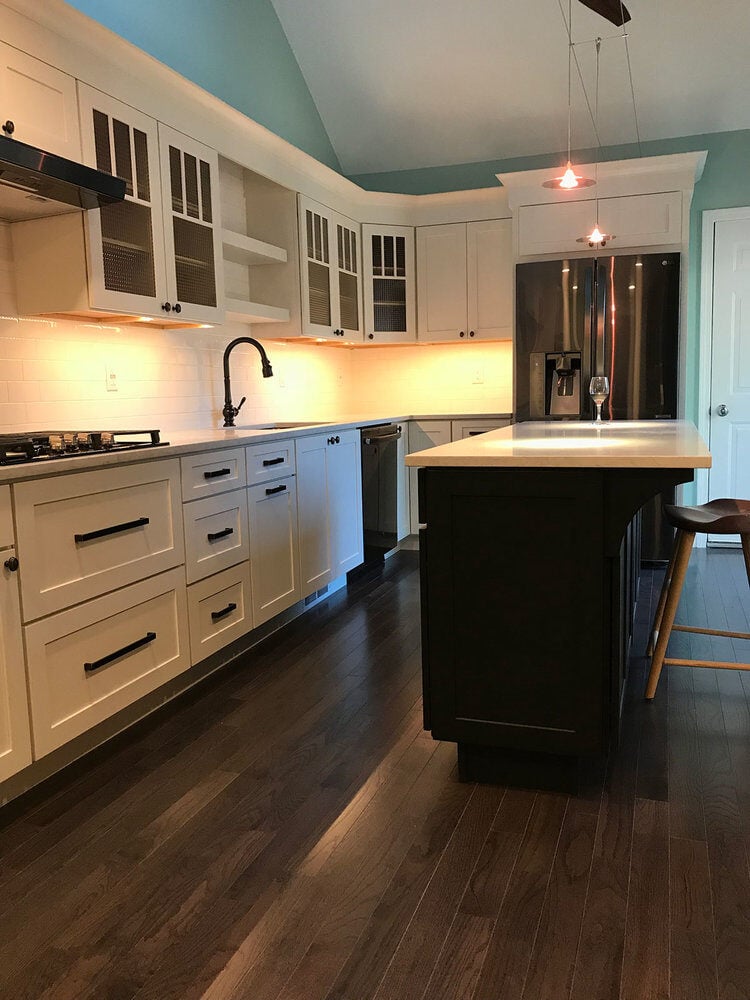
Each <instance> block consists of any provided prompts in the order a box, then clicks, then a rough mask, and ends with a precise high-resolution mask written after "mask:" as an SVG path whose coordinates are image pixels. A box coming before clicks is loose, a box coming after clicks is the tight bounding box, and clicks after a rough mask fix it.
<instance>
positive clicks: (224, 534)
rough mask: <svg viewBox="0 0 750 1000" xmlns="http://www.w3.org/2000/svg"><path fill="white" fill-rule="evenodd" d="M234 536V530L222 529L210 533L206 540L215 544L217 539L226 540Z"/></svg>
mask: <svg viewBox="0 0 750 1000" xmlns="http://www.w3.org/2000/svg"><path fill="white" fill-rule="evenodd" d="M233 534H234V528H222V530H221V531H209V533H208V534H207V535H206V538H207V539H208V540H209V542H215V541H216V540H217V538H226V537H227V535H233Z"/></svg>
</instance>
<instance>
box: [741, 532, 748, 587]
mask: <svg viewBox="0 0 750 1000" xmlns="http://www.w3.org/2000/svg"><path fill="white" fill-rule="evenodd" d="M740 541H741V542H742V554H743V555H744V557H745V571H746V572H747V582H748V583H750V535H740Z"/></svg>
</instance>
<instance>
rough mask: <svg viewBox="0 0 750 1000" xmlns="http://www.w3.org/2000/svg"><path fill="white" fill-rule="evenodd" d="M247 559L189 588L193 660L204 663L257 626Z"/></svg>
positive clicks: (191, 654)
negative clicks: (207, 658) (253, 611)
mask: <svg viewBox="0 0 750 1000" xmlns="http://www.w3.org/2000/svg"><path fill="white" fill-rule="evenodd" d="M250 593H251V591H250V567H249V566H248V564H247V563H246V562H244V563H241V564H240V565H239V566H233V567H232V568H231V569H225V570H224V571H223V572H222V573H217V574H216V576H210V577H208V579H206V580H200V581H199V582H198V583H194V584H193V585H192V586H191V587H188V590H187V597H188V621H189V624H190V659H191V662H192V663H200V661H201V660H205V659H206V657H207V656H210V655H211V654H212V653H218V651H219V650H220V649H222V648H223V647H224V646H226V645H228V643H230V642H233V641H234V640H235V639H239V637H240V636H242V635H245V633H246V632H249V631H250V630H251V629H252V628H253V624H254V623H253V615H252V606H251V605H252V600H251V597H250Z"/></svg>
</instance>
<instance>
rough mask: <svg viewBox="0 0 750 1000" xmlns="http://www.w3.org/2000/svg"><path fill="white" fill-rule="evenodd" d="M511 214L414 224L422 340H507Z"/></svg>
mask: <svg viewBox="0 0 750 1000" xmlns="http://www.w3.org/2000/svg"><path fill="white" fill-rule="evenodd" d="M512 279H513V253H512V224H511V220H510V219H496V220H493V221H491V222H469V223H463V222H461V223H451V224H450V225H445V226H423V227H420V228H418V229H417V288H418V294H417V301H418V337H419V339H420V340H431V341H441V340H464V341H470V340H474V339H484V340H502V339H510V337H511V335H512V325H513V295H512Z"/></svg>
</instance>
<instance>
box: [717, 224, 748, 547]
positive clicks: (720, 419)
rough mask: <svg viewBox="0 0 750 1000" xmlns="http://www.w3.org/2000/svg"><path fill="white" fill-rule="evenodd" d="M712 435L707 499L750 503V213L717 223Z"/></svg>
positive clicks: (724, 540) (723, 539)
mask: <svg viewBox="0 0 750 1000" xmlns="http://www.w3.org/2000/svg"><path fill="white" fill-rule="evenodd" d="M709 434H710V442H709V443H710V449H711V455H712V458H713V465H712V468H711V470H710V471H709V497H710V498H711V499H714V498H719V497H742V498H750V213H748V217H747V218H745V219H732V220H722V221H717V222H715V223H714V280H713V331H712V347H711V401H710V431H709ZM730 540H731V541H737V540H738V539H737V536H734V538H733V539H729V538H727V536H726V535H725V536H709V541H710V542H727V541H730Z"/></svg>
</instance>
